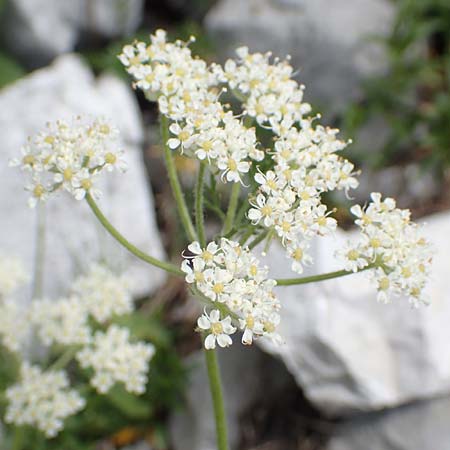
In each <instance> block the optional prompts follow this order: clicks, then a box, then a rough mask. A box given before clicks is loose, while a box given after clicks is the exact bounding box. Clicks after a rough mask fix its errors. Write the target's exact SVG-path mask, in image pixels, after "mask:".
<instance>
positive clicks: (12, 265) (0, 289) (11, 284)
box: [0, 254, 28, 298]
mask: <svg viewBox="0 0 450 450" xmlns="http://www.w3.org/2000/svg"><path fill="white" fill-rule="evenodd" d="M27 279H28V277H27V274H26V272H25V269H24V267H23V265H22V263H21V262H20V261H19V259H17V258H14V257H11V256H6V255H3V254H0V297H2V298H5V297H7V296H8V295H9V294H10V293H11V292H13V291H14V290H15V289H16V288H17V287H18V286H20V285H21V284H23V283H24V282H25V281H27Z"/></svg>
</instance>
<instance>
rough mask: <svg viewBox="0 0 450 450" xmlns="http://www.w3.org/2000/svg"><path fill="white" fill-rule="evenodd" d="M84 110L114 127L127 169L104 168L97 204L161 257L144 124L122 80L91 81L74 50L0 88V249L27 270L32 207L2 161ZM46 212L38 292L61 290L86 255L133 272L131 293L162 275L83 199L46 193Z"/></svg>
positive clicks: (18, 178) (16, 173) (33, 231)
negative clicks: (145, 156) (116, 237)
mask: <svg viewBox="0 0 450 450" xmlns="http://www.w3.org/2000/svg"><path fill="white" fill-rule="evenodd" d="M79 114H81V115H83V116H87V117H94V116H103V117H105V118H107V119H109V120H111V122H112V123H114V124H115V125H116V126H117V127H118V128H119V130H120V132H121V140H122V142H121V145H122V146H123V148H124V149H126V159H127V161H128V166H129V168H128V171H127V172H126V173H125V174H115V173H111V174H110V173H107V174H106V173H105V174H104V175H105V176H102V177H101V179H102V180H103V181H104V183H103V186H102V188H101V189H102V190H103V192H104V195H103V198H102V199H101V200H100V202H99V204H100V205H101V208H102V210H103V211H104V213H105V215H106V216H107V217H108V218H109V220H110V221H111V222H112V223H113V224H114V225H115V226H116V227H117V228H118V229H119V231H121V232H122V233H123V234H124V235H125V236H127V237H128V238H129V240H130V241H132V242H133V243H134V244H136V245H137V246H138V247H140V248H142V249H144V250H145V251H147V252H149V253H150V254H152V255H154V256H156V257H158V258H161V259H163V258H164V257H165V255H164V251H163V248H162V244H161V240H160V237H159V234H158V230H157V228H156V224H155V217H154V209H153V199H152V196H151V193H150V192H149V183H148V179H147V176H146V173H145V170H144V164H143V162H142V161H141V158H142V154H141V149H140V145H141V142H142V136H143V130H142V124H141V118H140V113H139V110H138V107H137V104H136V102H135V99H134V97H133V95H132V93H131V91H130V89H129V88H128V86H127V85H126V84H125V83H124V82H122V81H120V80H118V79H117V78H115V77H112V76H103V77H101V78H99V79H95V78H94V76H93V74H92V73H91V71H90V69H89V68H88V67H87V66H86V65H85V64H84V63H83V62H82V60H81V59H79V58H78V57H76V56H73V55H67V56H63V57H61V58H59V59H58V60H57V61H56V62H55V63H54V64H53V65H52V66H49V67H47V68H45V69H41V70H38V71H36V72H34V73H32V74H30V75H29V76H27V77H25V78H23V79H22V80H20V81H18V82H17V83H15V84H13V85H10V86H9V87H7V88H5V89H3V90H2V91H0V134H1V136H2V146H1V150H0V153H1V161H2V162H1V164H0V186H1V189H0V211H2V213H1V215H0V229H1V231H2V232H1V233H0V249H1V250H3V251H4V252H5V253H7V254H8V253H10V254H13V255H16V256H18V257H20V258H21V259H22V260H23V261H24V262H25V264H26V266H27V269H28V270H29V272H30V273H33V258H34V254H35V249H36V236H37V219H36V218H37V210H36V209H34V210H33V209H30V208H28V206H27V196H28V193H26V192H25V191H24V188H23V186H24V184H25V177H24V176H23V174H22V173H21V171H20V170H19V169H18V168H11V167H8V160H10V159H12V158H14V157H17V155H19V154H20V148H21V146H22V145H23V144H24V143H25V142H26V139H27V136H30V135H34V134H35V133H37V132H39V131H40V130H42V129H43V128H45V124H46V122H48V121H53V120H56V119H58V118H63V119H68V120H70V118H72V117H74V116H76V115H79ZM43 210H44V212H45V252H44V253H45V257H44V261H45V264H44V294H45V295H47V296H51V297H53V296H56V295H63V294H64V293H65V292H66V290H67V288H68V286H69V284H70V282H71V280H72V279H73V278H74V277H75V276H76V275H78V274H79V273H80V272H81V271H82V270H83V269H86V267H87V265H88V264H89V262H91V261H96V260H103V261H106V262H107V263H108V264H109V265H112V267H113V268H115V269H117V270H124V271H126V272H127V273H129V274H130V276H132V277H133V280H134V281H135V283H134V293H135V294H136V295H144V294H147V293H149V292H151V291H152V290H153V289H155V288H156V287H158V286H159V285H160V284H161V283H162V282H163V280H164V277H165V276H164V273H162V272H161V271H160V270H159V269H155V268H152V267H151V266H148V265H147V264H145V263H143V262H141V261H139V260H137V259H136V258H135V257H134V256H133V255H131V254H129V253H128V252H127V251H126V250H124V249H123V248H122V247H121V246H120V245H119V244H118V243H117V242H116V241H114V240H113V239H112V238H111V237H110V236H109V235H107V234H106V232H105V231H104V230H103V228H102V227H101V226H100V224H99V223H98V221H97V220H96V218H95V217H94V215H93V214H92V213H91V211H90V210H89V207H88V205H87V203H86V202H84V201H82V202H77V201H76V200H74V199H73V198H70V197H69V196H68V195H66V194H63V193H62V194H60V195H59V196H57V198H50V199H49V200H48V202H47V203H46V204H45V206H44V209H43Z"/></svg>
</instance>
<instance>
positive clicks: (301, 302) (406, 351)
mask: <svg viewBox="0 0 450 450" xmlns="http://www.w3.org/2000/svg"><path fill="white" fill-rule="evenodd" d="M427 222H428V223H427V226H426V227H425V228H424V234H425V235H426V237H427V238H428V239H429V240H430V241H431V242H432V243H433V245H434V246H435V249H436V255H435V258H434V261H433V268H432V274H431V280H430V282H429V286H428V293H429V297H430V300H431V304H430V305H429V306H422V307H420V308H418V309H414V308H412V307H411V306H410V305H409V304H408V302H407V300H406V299H404V298H397V299H395V300H394V301H393V302H392V303H391V304H388V305H384V304H380V303H377V301H376V292H375V289H374V288H373V287H372V286H371V284H370V283H369V281H368V280H367V278H366V274H364V273H360V274H357V275H351V276H347V277H343V278H339V279H334V280H329V281H323V282H320V283H315V284H308V285H303V286H292V287H282V286H280V287H278V288H277V292H278V295H279V298H280V300H281V304H282V311H281V324H280V328H279V331H280V334H281V335H282V336H283V337H284V338H285V340H286V343H285V345H282V346H274V345H268V344H267V343H264V342H263V340H261V341H260V343H261V345H262V346H263V347H264V348H265V349H266V350H268V351H270V352H272V353H273V354H275V355H278V356H279V357H281V359H282V360H283V361H284V363H285V364H286V367H287V368H288V370H289V371H290V372H291V373H292V374H293V375H294V377H295V378H296V380H297V383H298V385H299V386H300V387H301V388H302V389H303V390H304V392H305V395H306V397H307V398H308V399H309V400H310V401H311V402H313V403H314V404H315V405H316V406H317V407H318V408H319V409H321V410H322V412H324V413H325V414H327V415H331V416H342V415H346V414H352V413H355V412H357V411H373V410H378V409H382V408H386V407H393V406H396V405H400V404H403V403H407V402H411V401H412V400H415V399H426V398H429V397H431V396H435V395H438V394H442V393H447V392H449V391H450V349H449V346H448V341H449V338H450V336H449V327H448V321H449V319H450V294H449V291H448V280H447V278H448V267H449V255H450V243H449V242H450V241H449V239H448V230H449V229H450V214H449V213H442V214H438V215H435V216H431V217H429V218H428V220H427ZM351 237H352V233H345V232H338V233H337V234H336V236H335V237H334V238H322V239H319V240H318V241H317V242H316V247H315V261H316V263H315V265H314V267H313V268H310V269H309V273H308V272H307V274H312V272H314V273H323V272H328V271H332V270H336V269H338V268H339V267H338V265H337V263H336V262H335V260H334V258H333V254H334V251H335V249H337V248H339V247H340V246H342V245H343V244H344V242H345V241H346V239H347V238H351ZM267 264H268V265H269V266H270V267H271V268H272V269H273V275H274V276H275V277H279V278H282V277H292V276H293V275H292V272H291V271H290V269H289V263H288V262H287V259H285V256H284V252H283V250H282V249H280V248H276V247H275V246H274V247H273V248H272V251H271V253H270V254H269V256H268V260H267ZM312 269H313V270H312Z"/></svg>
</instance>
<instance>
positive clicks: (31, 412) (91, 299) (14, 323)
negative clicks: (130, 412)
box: [0, 261, 155, 437]
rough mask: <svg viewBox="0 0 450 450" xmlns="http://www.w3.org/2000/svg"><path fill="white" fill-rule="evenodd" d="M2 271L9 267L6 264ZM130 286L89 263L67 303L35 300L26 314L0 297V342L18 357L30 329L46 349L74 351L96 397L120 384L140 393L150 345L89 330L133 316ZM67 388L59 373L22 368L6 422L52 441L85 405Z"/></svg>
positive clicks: (115, 330) (122, 333) (124, 333)
mask: <svg viewBox="0 0 450 450" xmlns="http://www.w3.org/2000/svg"><path fill="white" fill-rule="evenodd" d="M2 264H3V261H2ZM5 267H9V266H7V265H6V263H5ZM129 287H130V281H129V280H128V279H127V278H126V277H125V276H117V275H115V274H114V273H112V272H111V271H109V270H108V269H107V268H105V267H103V266H101V265H98V264H94V265H92V266H91V268H90V271H89V272H88V274H87V275H85V276H82V277H80V278H79V279H78V280H76V281H75V283H74V285H73V287H72V292H71V295H70V296H69V297H68V298H65V299H60V300H58V301H49V300H35V301H34V302H33V303H32V305H31V308H30V309H29V310H28V311H25V310H24V309H23V308H19V306H17V305H16V304H15V303H13V302H7V301H6V300H4V299H2V298H0V338H1V340H2V343H3V344H4V345H5V346H6V347H7V348H8V349H9V350H11V351H13V352H18V351H20V350H21V347H22V344H23V341H24V340H25V337H26V336H27V335H28V333H29V332H30V331H31V329H32V328H34V329H35V331H36V332H37V335H38V337H39V338H40V339H41V340H42V342H43V343H44V344H45V345H47V346H50V345H52V344H58V345H62V346H77V347H75V351H76V352H77V353H76V355H75V357H76V359H77V360H78V361H79V363H80V365H81V366H82V367H84V368H88V367H92V368H93V369H94V372H95V373H94V376H93V377H92V379H91V384H92V385H93V386H94V387H95V388H96V389H97V391H98V392H99V393H102V394H104V393H106V392H107V391H108V390H109V389H110V388H111V387H112V386H113V385H114V384H115V383H116V382H121V383H123V384H124V385H125V388H126V389H127V390H128V391H129V392H132V393H137V394H141V393H143V392H144V391H145V384H146V382H147V372H148V366H149V362H150V359H151V357H152V356H153V354H154V351H155V349H154V347H153V345H151V344H146V343H144V342H137V343H131V342H130V335H129V331H128V329H126V328H120V327H118V326H117V325H114V324H112V325H109V326H108V327H107V328H106V331H105V332H102V331H97V332H95V333H93V331H92V327H93V326H96V327H97V326H99V325H104V324H105V323H107V322H108V321H109V320H111V319H112V318H113V317H114V316H117V315H122V314H126V313H129V312H131V311H133V309H134V305H133V302H132V297H131V295H130V292H129ZM94 321H95V322H97V324H95V323H94ZM68 387H69V382H68V379H67V376H66V374H65V373H64V372H63V371H59V372H55V371H47V372H42V371H41V370H40V369H39V368H38V367H35V366H30V365H29V364H27V363H23V364H22V369H21V381H20V382H19V383H18V384H16V385H14V386H12V387H11V388H9V389H8V391H7V398H8V400H9V405H8V410H7V414H6V420H7V422H9V423H14V424H16V425H24V424H27V425H34V426H36V427H37V428H39V429H40V430H42V431H44V432H45V433H46V435H47V436H48V437H53V436H55V435H56V434H57V432H58V431H59V430H61V429H62V427H63V420H64V418H65V417H67V416H69V415H71V414H75V413H76V412H77V411H78V410H79V409H81V408H82V407H83V406H84V400H83V399H82V398H81V397H79V395H78V394H77V393H76V391H72V390H69V389H68Z"/></svg>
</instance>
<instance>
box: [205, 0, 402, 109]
mask: <svg viewBox="0 0 450 450" xmlns="http://www.w3.org/2000/svg"><path fill="white" fill-rule="evenodd" d="M393 15H394V11H393V6H392V3H391V2H389V1H387V0H339V1H337V0H335V1H331V0H314V1H306V0H247V1H245V2H243V1H241V0H221V1H220V2H218V4H217V5H216V6H215V7H214V8H213V9H212V10H211V11H210V12H209V13H208V15H207V16H206V19H205V24H206V27H207V29H208V30H209V32H210V34H211V35H212V36H213V37H214V38H215V40H216V41H217V43H218V44H220V45H218V49H219V50H220V51H221V52H222V53H223V57H228V56H230V55H232V54H233V52H234V48H235V47H237V46H240V45H247V46H248V47H249V48H250V49H251V50H252V51H264V52H265V51H272V52H273V53H274V55H276V56H280V57H284V56H285V55H286V54H291V55H292V62H293V65H294V67H298V68H299V69H300V75H299V78H300V81H301V82H302V83H305V84H306V87H307V89H306V94H305V96H306V99H307V100H308V101H312V102H313V103H314V105H315V106H320V105H326V112H327V114H330V113H333V112H337V111H339V110H341V109H342V107H343V106H345V105H346V104H348V102H350V100H351V99H354V98H356V97H357V96H358V93H359V92H358V91H359V87H360V82H361V80H362V79H364V78H365V77H367V76H368V75H372V74H375V73H380V72H382V71H383V70H385V64H384V59H383V53H382V51H381V49H380V47H379V46H378V45H375V44H374V43H373V42H370V38H371V37H372V36H373V35H386V34H387V32H388V30H389V29H390V24H391V23H392V19H393Z"/></svg>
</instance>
